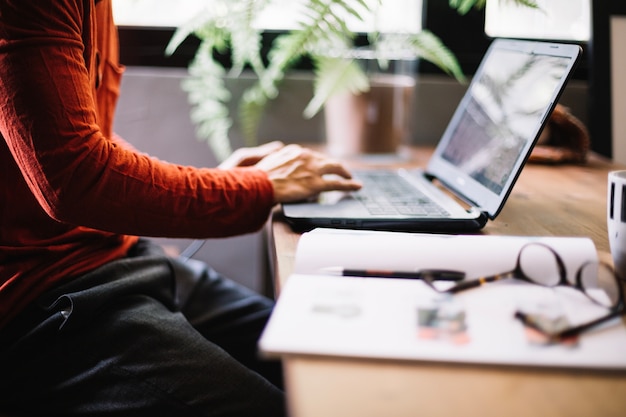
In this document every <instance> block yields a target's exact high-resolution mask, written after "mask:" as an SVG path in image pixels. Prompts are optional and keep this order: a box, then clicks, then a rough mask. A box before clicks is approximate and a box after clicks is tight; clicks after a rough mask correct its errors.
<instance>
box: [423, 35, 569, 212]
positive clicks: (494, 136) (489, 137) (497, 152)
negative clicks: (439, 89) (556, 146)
mask: <svg viewBox="0 0 626 417" xmlns="http://www.w3.org/2000/svg"><path fill="white" fill-rule="evenodd" d="M498 44H499V45H498ZM541 46H542V48H537V44H536V43H528V44H527V43H525V42H521V41H520V42H516V41H500V42H498V41H496V42H495V43H494V45H492V47H491V48H490V51H489V53H488V55H487V57H486V59H485V60H484V61H483V64H482V65H481V68H479V70H478V71H477V73H476V75H475V77H474V79H473V81H472V83H471V84H470V86H469V88H468V91H467V94H466V95H465V97H464V99H463V101H462V102H461V104H460V105H459V108H458V109H457V111H456V113H455V115H454V117H453V119H452V121H451V123H450V125H449V127H448V130H447V131H446V133H445V134H444V137H443V138H442V142H441V143H440V146H439V147H438V149H437V152H436V158H435V159H439V160H440V161H442V162H441V163H442V164H444V165H445V170H444V171H446V172H452V173H453V175H447V176H448V178H443V180H444V182H447V183H448V182H452V184H449V185H451V186H452V188H455V186H456V187H459V188H462V189H461V190H460V191H462V192H463V193H464V192H465V190H466V189H467V190H469V191H470V192H472V194H473V195H472V196H471V201H472V203H475V204H477V205H481V206H483V205H485V204H486V205H487V208H489V209H490V210H489V211H491V210H495V211H498V210H499V209H500V208H501V207H500V206H499V204H500V203H499V201H500V200H501V199H502V198H505V197H506V195H507V194H508V192H509V191H510V188H511V187H512V182H513V181H514V180H515V177H516V175H517V174H518V173H519V169H520V168H521V164H522V163H523V162H524V161H525V159H526V156H527V155H528V153H529V152H530V150H531V149H532V145H534V142H535V141H536V139H537V137H538V135H539V132H540V130H541V127H542V124H543V123H542V122H543V121H544V119H545V118H547V117H548V116H549V114H550V112H551V110H552V108H553V107H554V104H555V103H556V100H557V96H558V94H559V92H560V87H561V85H562V84H563V83H564V82H565V81H566V80H567V77H568V74H569V73H570V72H571V67H572V65H573V61H575V60H576V57H577V52H576V51H575V50H574V54H572V52H571V51H569V49H571V48H570V47H573V48H576V49H577V48H578V47H577V46H574V45H565V46H566V49H567V50H568V51H567V52H565V53H564V52H562V51H559V50H558V48H556V49H555V48H552V49H551V48H547V47H546V45H541ZM559 46H562V45H559ZM435 165H437V164H435ZM436 176H437V177H439V175H436ZM444 176H446V175H445V174H444ZM446 180H447V181H446ZM474 196H476V197H474ZM476 200H477V201H476ZM490 214H491V213H490Z"/></svg>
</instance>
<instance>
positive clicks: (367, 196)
mask: <svg viewBox="0 0 626 417" xmlns="http://www.w3.org/2000/svg"><path fill="white" fill-rule="evenodd" d="M353 175H354V177H355V178H356V179H358V180H359V181H361V182H362V183H363V188H361V189H360V190H359V191H357V192H355V193H353V195H354V197H355V198H356V199H357V200H358V201H360V202H361V203H362V204H363V205H364V206H365V208H366V209H367V210H368V211H369V212H370V214H374V215H395V214H402V215H413V216H426V217H428V216H437V217H446V216H449V213H448V212H447V211H446V210H445V209H444V208H442V207H441V206H439V205H438V204H437V203H436V202H434V201H432V200H431V199H430V198H429V197H428V196H426V195H425V194H424V193H423V192H421V191H420V190H418V189H417V188H416V187H414V186H412V185H411V184H409V183H408V182H407V181H406V180H405V179H403V178H402V177H400V176H398V174H397V173H395V172H393V171H384V170H372V171H369V170H368V171H356V172H353Z"/></svg>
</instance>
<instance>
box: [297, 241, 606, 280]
mask: <svg viewBox="0 0 626 417" xmlns="http://www.w3.org/2000/svg"><path fill="white" fill-rule="evenodd" d="M529 242H543V243H546V244H547V245H549V246H550V247H552V248H553V249H555V250H556V251H557V253H558V254H559V255H560V256H561V258H562V259H563V261H564V262H565V265H566V268H567V271H568V278H569V279H570V282H575V277H574V275H575V274H576V271H577V270H578V268H579V267H580V265H581V264H582V263H583V262H586V261H597V257H598V254H597V251H596V248H595V245H594V243H593V241H592V240H591V239H589V238H582V237H518V236H488V235H444V234H440V235H438V234H416V233H398V232H379V231H355V230H341V229H314V230H313V231H311V232H308V233H304V234H303V235H302V236H301V237H300V241H299V244H298V248H297V251H296V261H295V267H294V269H295V272H296V273H301V274H319V273H320V272H321V271H322V270H323V269H324V268H328V267H342V268H354V269H393V270H402V271H416V270H418V269H431V268H439V269H458V270H461V271H464V272H465V273H466V276H467V278H472V277H479V276H485V275H492V274H497V273H502V272H505V271H510V270H512V269H513V268H514V267H515V262H516V260H517V255H518V253H519V251H520V249H521V248H522V246H524V245H525V244H527V243H529Z"/></svg>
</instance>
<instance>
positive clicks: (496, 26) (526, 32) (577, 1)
mask: <svg viewBox="0 0 626 417" xmlns="http://www.w3.org/2000/svg"><path fill="white" fill-rule="evenodd" d="M537 4H538V5H539V7H540V10H533V9H529V8H526V7H520V6H517V5H516V4H515V3H512V2H511V1H503V0H487V6H486V8H485V32H486V33H487V35H489V36H490V37H507V38H534V39H552V40H564V41H579V42H580V41H583V42H586V41H588V40H589V38H590V34H591V12H590V8H591V4H590V0H537Z"/></svg>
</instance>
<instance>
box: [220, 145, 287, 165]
mask: <svg viewBox="0 0 626 417" xmlns="http://www.w3.org/2000/svg"><path fill="white" fill-rule="evenodd" d="M284 146H285V144H283V143H282V142H280V141H274V142H269V143H266V144H263V145H260V146H254V147H250V148H239V149H237V150H235V151H234V152H233V153H232V154H230V156H229V157H228V158H226V159H225V160H224V161H223V162H222V163H221V164H220V165H219V167H218V168H221V169H230V168H235V167H245V166H251V165H254V164H256V163H257V162H259V161H260V160H261V159H263V158H265V157H266V156H267V155H269V154H271V153H272V152H276V151H277V150H279V149H280V148H282V147H284Z"/></svg>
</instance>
